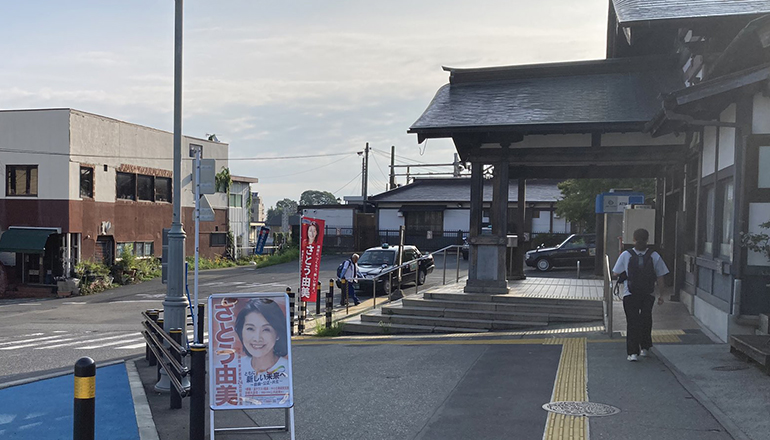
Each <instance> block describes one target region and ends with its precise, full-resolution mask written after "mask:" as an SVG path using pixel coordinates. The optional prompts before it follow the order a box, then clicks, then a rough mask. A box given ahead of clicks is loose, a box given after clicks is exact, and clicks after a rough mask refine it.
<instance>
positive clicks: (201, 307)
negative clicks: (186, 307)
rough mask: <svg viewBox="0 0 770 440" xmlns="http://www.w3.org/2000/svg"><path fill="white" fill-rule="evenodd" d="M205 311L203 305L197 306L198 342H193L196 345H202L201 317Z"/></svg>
mask: <svg viewBox="0 0 770 440" xmlns="http://www.w3.org/2000/svg"><path fill="white" fill-rule="evenodd" d="M205 313H206V310H205V306H204V305H203V304H198V340H197V341H195V342H196V343H198V344H203V328H204V327H203V321H204V320H203V316H204V315H205Z"/></svg>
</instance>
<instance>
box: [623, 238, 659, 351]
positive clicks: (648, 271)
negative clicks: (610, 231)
mask: <svg viewBox="0 0 770 440" xmlns="http://www.w3.org/2000/svg"><path fill="white" fill-rule="evenodd" d="M649 238H650V233H649V232H648V231H647V230H646V229H637V230H636V231H634V247H633V248H632V249H629V250H627V251H625V252H623V253H621V254H620V256H619V257H618V261H617V262H616V263H615V267H613V268H612V274H613V275H615V276H619V279H618V282H624V284H625V288H624V291H623V310H624V311H625V313H626V323H627V331H626V352H627V354H628V360H629V361H631V362H635V361H636V360H637V359H638V356H642V357H645V356H647V354H648V350H649V349H650V348H652V307H653V305H655V297H656V296H657V298H658V305H661V304H663V294H662V292H661V289H662V288H663V276H664V275H666V274H667V273H668V268H667V267H666V263H664V262H663V258H661V257H660V255H659V254H658V253H657V252H655V251H653V250H652V249H649V248H648V247H647V241H648V240H649ZM656 282H657V285H658V288H657V289H655V284H656Z"/></svg>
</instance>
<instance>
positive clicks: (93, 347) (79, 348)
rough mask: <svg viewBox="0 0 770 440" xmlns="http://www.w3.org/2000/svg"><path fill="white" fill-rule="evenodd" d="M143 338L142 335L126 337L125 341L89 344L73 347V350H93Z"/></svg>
mask: <svg viewBox="0 0 770 440" xmlns="http://www.w3.org/2000/svg"><path fill="white" fill-rule="evenodd" d="M143 339H144V337H139V338H132V339H127V340H125V341H116V342H108V343H106V344H99V345H89V346H88V347H75V350H93V349H95V348H103V347H110V346H113V345H120V344H126V343H129V342H135V341H141V340H143ZM84 342H94V341H84Z"/></svg>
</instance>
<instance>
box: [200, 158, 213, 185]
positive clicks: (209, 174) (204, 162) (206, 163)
mask: <svg viewBox="0 0 770 440" xmlns="http://www.w3.org/2000/svg"><path fill="white" fill-rule="evenodd" d="M216 174H217V172H216V160H214V159H201V182H200V193H201V194H214V193H215V192H216Z"/></svg>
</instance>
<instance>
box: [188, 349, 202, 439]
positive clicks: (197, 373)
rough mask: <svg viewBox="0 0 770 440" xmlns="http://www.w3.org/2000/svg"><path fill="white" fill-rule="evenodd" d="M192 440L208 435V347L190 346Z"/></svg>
mask: <svg viewBox="0 0 770 440" xmlns="http://www.w3.org/2000/svg"><path fill="white" fill-rule="evenodd" d="M190 358H191V359H190V364H191V365H190V367H191V371H190V374H191V375H192V377H191V378H190V440H203V438H204V437H205V435H206V345H205V344H193V345H191V346H190Z"/></svg>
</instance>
